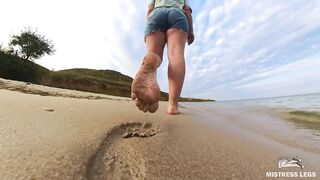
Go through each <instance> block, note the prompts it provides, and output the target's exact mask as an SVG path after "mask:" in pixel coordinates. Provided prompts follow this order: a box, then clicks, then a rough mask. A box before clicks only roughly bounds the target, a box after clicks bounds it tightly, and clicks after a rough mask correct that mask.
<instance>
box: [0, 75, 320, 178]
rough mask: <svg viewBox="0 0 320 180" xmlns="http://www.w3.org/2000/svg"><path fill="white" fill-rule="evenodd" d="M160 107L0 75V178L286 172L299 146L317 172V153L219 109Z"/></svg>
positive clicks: (253, 175) (221, 175)
mask: <svg viewBox="0 0 320 180" xmlns="http://www.w3.org/2000/svg"><path fill="white" fill-rule="evenodd" d="M19 91H20V92H19ZM165 107H166V103H165V102H161V103H160V108H159V110H158V111H157V112H156V113H154V114H150V113H143V112H141V111H139V110H138V109H137V108H136V107H135V106H134V104H133V102H131V100H130V99H126V98H118V97H113V96H107V95H99V94H93V93H85V92H78V91H70V90H63V89H58V88H49V87H44V86H38V85H32V84H25V83H22V82H16V81H8V80H3V79H0V159H1V163H0V176H1V179H5V180H6V179H10V180H11V179H266V172H269V171H276V172H278V171H283V170H279V168H278V167H277V163H278V159H279V157H280V156H283V155H287V156H293V155H296V154H297V153H299V154H298V155H299V156H300V157H301V156H302V158H303V160H304V163H305V169H303V171H317V178H319V176H320V174H319V169H316V168H318V167H317V166H316V165H317V163H319V162H320V159H319V153H317V152H314V151H313V152H311V151H308V150H305V149H303V148H298V147H294V146H291V145H290V144H286V143H282V142H280V141H276V140H274V139H272V138H269V137H268V136H264V135H263V134H262V135H261V134H259V133H257V132H256V131H254V130H250V128H245V127H244V126H241V125H237V123H232V122H233V121H232V119H231V120H230V121H228V120H227V119H228V118H234V117H229V116H223V113H222V114H221V112H222V111H221V112H220V113H217V112H211V113H207V114H204V113H201V112H199V111H198V110H192V109H188V108H181V112H182V113H181V114H180V115H177V116H170V115H166V114H165ZM222 117H223V118H222ZM226 118H227V119H226ZM251 126H253V125H252V124H251ZM287 171H298V172H300V171H302V170H301V169H299V168H293V169H289V170H287ZM269 179H272V178H269ZM297 179H299V178H297Z"/></svg>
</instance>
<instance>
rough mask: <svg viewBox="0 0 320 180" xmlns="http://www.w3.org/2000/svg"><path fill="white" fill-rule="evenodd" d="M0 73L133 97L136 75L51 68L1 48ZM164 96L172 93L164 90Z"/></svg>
mask: <svg viewBox="0 0 320 180" xmlns="http://www.w3.org/2000/svg"><path fill="white" fill-rule="evenodd" d="M0 77H1V78H6V79H11V80H18V81H25V82H31V83H35V84H41V85H46V86H51V87H59V88H65V89H74V90H80V91H86V92H94V93H101V94H108V95H114V96H121V97H130V92H131V83H132V81H133V79H132V78H131V77H129V76H126V75H123V74H121V73H119V72H117V71H113V70H93V69H68V70H61V71H50V70H48V69H46V68H44V67H42V66H40V65H38V64H35V63H33V62H31V61H27V60H24V59H21V58H19V57H16V56H12V55H8V54H5V53H3V52H1V51H0ZM160 99H161V100H164V101H166V100H168V93H165V92H161V96H160ZM180 100H181V101H192V102H195V101H197V102H202V101H209V100H204V99H194V98H181V99H180Z"/></svg>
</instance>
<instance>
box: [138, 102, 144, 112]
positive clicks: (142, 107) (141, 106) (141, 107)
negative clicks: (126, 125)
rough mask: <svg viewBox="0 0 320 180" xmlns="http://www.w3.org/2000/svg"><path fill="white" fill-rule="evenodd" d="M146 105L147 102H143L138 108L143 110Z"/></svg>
mask: <svg viewBox="0 0 320 180" xmlns="http://www.w3.org/2000/svg"><path fill="white" fill-rule="evenodd" d="M145 106H146V105H145V104H143V103H141V105H140V106H138V108H139V110H141V111H143V109H144V107H145Z"/></svg>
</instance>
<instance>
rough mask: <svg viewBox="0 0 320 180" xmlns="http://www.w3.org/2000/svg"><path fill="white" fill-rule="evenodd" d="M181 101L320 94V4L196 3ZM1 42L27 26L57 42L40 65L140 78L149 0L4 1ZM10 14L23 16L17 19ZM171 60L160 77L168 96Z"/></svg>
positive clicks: (280, 0)
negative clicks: (51, 53) (196, 98)
mask: <svg viewBox="0 0 320 180" xmlns="http://www.w3.org/2000/svg"><path fill="white" fill-rule="evenodd" d="M190 3H191V6H192V8H193V10H194V11H193V18H194V28H195V29H194V30H195V35H196V40H195V43H194V44H192V45H191V46H188V47H187V48H186V53H185V55H186V62H187V74H186V79H185V84H184V89H183V92H182V96H188V97H189V96H192V97H200V98H212V99H217V100H232V99H246V98H258V97H270V96H282V95H293V94H302V93H313V92H320V1H319V0H308V1H305V0H290V1H284V0H268V1H262V0H261V1H256V0H241V1H240V0H203V1H199V0H190ZM1 6H2V10H1V12H0V15H1V16H2V17H6V18H4V20H3V22H2V23H1V24H2V27H1V28H0V43H2V44H3V45H4V46H6V45H7V43H8V41H9V36H10V35H11V34H14V33H18V32H19V31H20V30H22V29H23V28H24V27H26V26H31V27H34V28H37V29H38V32H39V33H40V34H43V35H45V36H46V37H47V38H49V39H51V40H52V41H53V42H54V43H55V48H56V50H57V51H56V53H55V55H53V56H50V57H43V58H42V59H40V60H37V61H36V62H37V63H39V64H41V65H43V66H45V67H47V68H49V69H54V70H60V69H66V68H94V69H113V70H117V71H120V72H121V73H123V74H127V75H130V76H131V77H133V76H134V75H135V73H136V71H137V70H138V68H139V66H140V64H141V59H142V57H143V55H144V54H145V52H146V50H145V44H144V42H143V31H144V24H145V14H146V7H147V0H131V1H128V0H117V1H105V0H94V1H88V0H87V1H84V0H68V1H63V0H57V1H45V0H29V1H28V2H26V1H23V0H11V1H6V2H1ZM11 7H15V8H16V11H15V12H12V11H11ZM167 65H168V63H167V59H166V58H165V59H164V62H163V64H162V66H161V67H160V69H159V71H158V73H159V75H158V81H159V84H160V87H161V90H163V91H167V90H168V87H167Z"/></svg>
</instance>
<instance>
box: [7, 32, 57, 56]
mask: <svg viewBox="0 0 320 180" xmlns="http://www.w3.org/2000/svg"><path fill="white" fill-rule="evenodd" d="M9 46H10V47H11V48H12V51H13V52H12V53H13V54H16V55H18V56H20V57H22V58H24V59H26V60H34V59H39V58H41V57H42V56H44V55H45V54H47V55H51V54H53V53H54V52H55V49H54V46H53V43H52V41H50V40H48V39H46V38H45V37H44V36H42V35H39V34H38V33H37V31H36V30H32V29H31V28H25V29H24V30H23V31H21V33H20V34H19V35H13V36H11V41H10V43H9Z"/></svg>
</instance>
